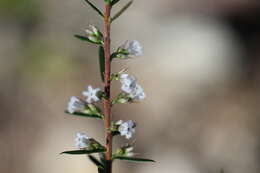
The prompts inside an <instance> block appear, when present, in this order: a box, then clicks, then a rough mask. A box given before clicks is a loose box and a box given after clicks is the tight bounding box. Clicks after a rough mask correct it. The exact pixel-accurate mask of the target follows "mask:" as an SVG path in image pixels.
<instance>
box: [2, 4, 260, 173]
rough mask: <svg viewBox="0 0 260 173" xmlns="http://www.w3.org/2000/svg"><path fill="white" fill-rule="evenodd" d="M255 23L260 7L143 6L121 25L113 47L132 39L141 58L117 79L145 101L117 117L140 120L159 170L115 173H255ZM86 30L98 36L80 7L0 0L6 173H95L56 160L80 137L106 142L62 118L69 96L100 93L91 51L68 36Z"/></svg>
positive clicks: (258, 139)
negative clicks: (134, 83)
mask: <svg viewBox="0 0 260 173" xmlns="http://www.w3.org/2000/svg"><path fill="white" fill-rule="evenodd" d="M121 1H122V2H121V3H120V5H118V6H117V7H116V8H115V9H119V8H120V7H122V4H124V3H126V1H124V0H121ZM102 2H103V1H102V0H99V1H96V2H95V4H97V5H98V6H99V7H102ZM259 18H260V3H259V1H258V0H230V1H225V0H218V1H213V0H193V1H190V0H160V1H158V0H157V1H156V0H136V1H135V3H134V4H133V6H132V7H131V8H130V9H129V10H128V11H127V12H126V13H125V14H124V15H123V16H122V17H121V18H119V19H118V20H117V21H116V22H115V23H114V25H113V28H112V29H113V30H112V36H113V39H112V41H113V48H116V47H117V46H118V45H120V44H121V43H123V42H124V41H125V40H127V39H129V40H134V39H137V40H139V41H140V42H141V43H142V44H143V45H144V53H145V55H144V56H142V57H137V58H135V59H133V60H127V61H116V62H115V63H114V64H113V66H114V71H118V70H120V69H121V68H124V67H129V69H130V70H129V71H130V73H131V74H133V75H136V76H138V79H139V82H140V83H141V84H142V85H143V87H144V88H145V91H146V94H147V99H146V100H145V101H144V102H141V103H140V104H131V105H121V106H119V105H118V106H116V107H115V108H114V109H113V118H114V119H115V120H118V119H123V120H128V119H133V120H135V121H136V122H137V123H138V127H137V133H136V135H135V137H136V142H135V146H136V148H135V149H136V152H137V153H142V156H143V157H148V158H153V159H155V160H156V161H157V162H156V163H155V164H133V163H126V162H122V163H119V162H116V163H115V166H114V172H117V173H119V172H125V173H128V172H129V173H130V172H136V173H146V172H149V173H158V172H162V173H168V172H169V173H172V172H173V173H218V172H219V171H220V169H221V168H223V169H224V170H225V172H226V173H259V172H260V165H259V161H260V150H259V146H260V132H259V130H260V128H259V125H258V124H259V122H260V114H259V113H260V106H259V101H260V98H259V84H260V83H259V82H260V68H259V67H260V61H259V57H260V39H259V38H260V37H259V33H260V20H259ZM89 24H94V25H97V26H99V27H102V22H101V20H100V18H99V16H98V15H96V13H95V12H93V11H92V10H91V9H90V8H89V7H88V6H87V5H86V3H84V1H83V0H73V1H71V0H63V1H61V0H45V1H39V0H0V38H1V39H0V58H1V63H0V80H1V85H0V110H1V116H0V172H1V173H46V172H48V173H61V172H62V173H72V172H73V173H83V172H84V173H85V172H96V170H95V167H94V166H93V165H92V164H91V163H90V162H89V161H87V159H86V158H85V156H68V155H62V156H61V155H59V153H60V152H61V151H64V150H68V149H73V148H74V137H75V133H76V132H79V131H81V132H86V133H87V134H88V135H89V136H94V137H96V138H97V139H98V140H101V141H102V139H103V131H102V128H103V126H102V123H101V122H97V121H96V120H91V119H90V120H89V119H82V118H77V117H72V116H68V115H65V114H64V113H63V111H64V109H66V106H67V102H68V99H69V97H70V96H72V95H76V96H80V94H81V91H82V90H84V88H85V86H86V85H88V84H91V85H94V86H95V87H101V86H102V84H101V82H100V79H99V70H98V68H97V67H98V60H97V48H96V46H93V45H89V44H86V43H84V42H81V41H78V40H76V39H75V38H73V34H75V33H84V29H85V28H87V26H88V25H89ZM117 91H118V90H114V91H113V93H116V92H117ZM117 139H118V140H117V142H116V145H120V144H122V143H123V142H125V141H124V140H123V139H121V138H120V137H119V138H117Z"/></svg>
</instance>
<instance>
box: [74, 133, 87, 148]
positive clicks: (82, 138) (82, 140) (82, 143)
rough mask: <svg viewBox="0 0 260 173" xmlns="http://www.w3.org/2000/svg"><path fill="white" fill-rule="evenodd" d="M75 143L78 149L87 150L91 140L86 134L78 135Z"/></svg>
mask: <svg viewBox="0 0 260 173" xmlns="http://www.w3.org/2000/svg"><path fill="white" fill-rule="evenodd" d="M75 142H76V143H75V146H76V147H77V148H78V149H85V148H87V147H89V145H90V138H89V137H88V136H87V135H86V134H85V133H77V134H76V138H75Z"/></svg>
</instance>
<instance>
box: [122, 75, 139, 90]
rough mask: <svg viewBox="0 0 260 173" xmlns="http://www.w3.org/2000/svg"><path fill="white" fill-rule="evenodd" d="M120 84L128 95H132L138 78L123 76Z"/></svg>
mask: <svg viewBox="0 0 260 173" xmlns="http://www.w3.org/2000/svg"><path fill="white" fill-rule="evenodd" d="M120 82H121V84H122V86H121V89H122V90H123V91H124V92H126V93H128V94H129V93H131V92H132V90H133V89H134V88H135V86H136V78H135V77H134V76H130V75H129V74H121V75H120Z"/></svg>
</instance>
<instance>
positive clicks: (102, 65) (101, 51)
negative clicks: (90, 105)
mask: <svg viewBox="0 0 260 173" xmlns="http://www.w3.org/2000/svg"><path fill="white" fill-rule="evenodd" d="M105 61H106V60H105V51H104V48H103V47H102V46H100V47H99V68H100V75H101V80H102V81H103V82H104V80H105V63H106V62H105Z"/></svg>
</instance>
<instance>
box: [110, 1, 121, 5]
mask: <svg viewBox="0 0 260 173" xmlns="http://www.w3.org/2000/svg"><path fill="white" fill-rule="evenodd" d="M119 1H120V0H113V1H112V2H111V6H114V5H116V3H118V2H119Z"/></svg>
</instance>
